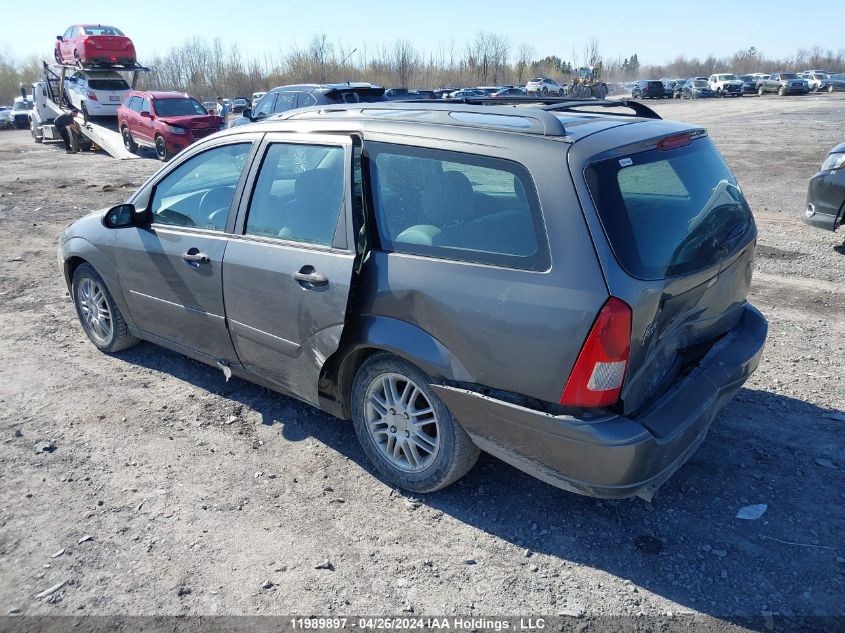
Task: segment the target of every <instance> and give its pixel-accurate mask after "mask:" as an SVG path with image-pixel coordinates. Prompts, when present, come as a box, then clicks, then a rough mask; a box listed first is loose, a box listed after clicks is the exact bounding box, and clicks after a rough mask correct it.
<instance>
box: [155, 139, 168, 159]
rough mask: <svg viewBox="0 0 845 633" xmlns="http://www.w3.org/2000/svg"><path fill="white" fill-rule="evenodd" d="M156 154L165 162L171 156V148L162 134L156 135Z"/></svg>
mask: <svg viewBox="0 0 845 633" xmlns="http://www.w3.org/2000/svg"><path fill="white" fill-rule="evenodd" d="M156 156H158V159H159V160H160V161H161V162H163V163H166V162H167V161H169V160H170V157H171V153H170V150H169V149H167V143H165V142H164V138H162V137H161V136H156Z"/></svg>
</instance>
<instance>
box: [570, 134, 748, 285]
mask: <svg viewBox="0 0 845 633" xmlns="http://www.w3.org/2000/svg"><path fill="white" fill-rule="evenodd" d="M585 176H586V179H587V186H588V187H589V189H590V194H591V195H592V198H593V201H594V203H595V205H596V208H597V210H598V213H599V216H600V218H601V222H602V225H603V227H604V230H605V233H606V234H607V237H608V239H609V241H610V244H611V247H612V248H613V252H614V254H615V255H616V258H617V260H618V261H619V263H620V265H621V266H622V268H624V269H625V271H626V272H628V274H630V275H632V276H634V277H637V278H639V279H664V278H667V277H678V276H682V275H687V274H691V273H695V272H698V271H700V270H704V269H705V268H709V267H711V266H713V265H714V264H716V263H717V262H718V261H720V260H721V259H723V258H724V257H725V256H727V255H728V254H729V253H731V252H732V251H734V250H735V248H736V247H737V246H738V245H739V244H741V243H743V242H744V239H743V238H745V237H747V236H748V234H749V232H750V231H751V230H752V228H753V226H754V221H753V219H752V216H751V210H750V208H749V207H748V203H747V202H746V201H745V198H744V197H743V195H742V192H741V191H740V189H739V187H737V184H736V181H735V180H734V177H733V175H732V174H731V172H730V170H729V169H728V167H727V165H726V164H725V162H724V160H722V157H721V156H720V155H719V153H718V151H716V148H715V147H714V146H713V144H712V142H711V141H710V139H708V138H700V139H697V140H694V141H692V142H691V143H690V144H689V145H687V146H685V147H680V148H676V149H671V150H666V151H663V150H658V149H654V150H649V151H646V152H641V153H638V154H633V155H631V156H628V157H625V158H613V159H609V160H605V161H601V162H598V163H594V164H593V165H590V166H589V167H588V168H587V169H586V172H585Z"/></svg>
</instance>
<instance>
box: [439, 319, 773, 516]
mask: <svg viewBox="0 0 845 633" xmlns="http://www.w3.org/2000/svg"><path fill="white" fill-rule="evenodd" d="M767 329H768V325H767V323H766V319H765V318H764V317H763V315H762V314H760V312H759V311H758V310H757V309H756V308H754V307H753V306H752V305H750V304H749V305H747V306H746V308H745V311H744V314H743V315H742V318H741V319H740V320H739V323H738V324H737V326H736V327H735V328H734V329H733V330H731V332H729V333H728V334H727V335H726V336H725V337H723V338H722V339H721V340H720V341H719V342H718V343H717V344H716V345H714V346H713V348H712V349H711V350H710V351H709V352H708V353H707V355H706V356H704V358H702V360H701V362H700V363H699V365H698V366H697V367H696V368H695V369H694V370H693V371H692V372H690V373H689V374H688V375H686V376H685V377H684V378H683V379H682V380H679V381H678V382H677V383H676V384H675V385H674V386H673V387H672V388H671V389H670V390H669V391H668V392H667V393H665V394H664V395H663V396H662V397H661V398H660V399H659V400H658V401H657V402H655V403H653V404H652V405H651V406H649V407H648V408H647V409H646V410H645V411H643V412H642V413H641V414H639V415H637V416H636V417H630V418H628V417H623V416H615V415H611V416H606V417H603V418H598V419H589V420H588V419H583V418H577V417H572V416H564V415H551V414H546V413H542V412H540V411H536V410H534V409H528V408H526V407H521V406H517V405H514V404H510V403H508V402H504V401H502V400H497V399H495V398H490V397H488V396H484V395H482V394H479V393H477V392H474V391H469V390H465V389H458V388H455V387H450V386H445V385H432V387H433V388H434V390H435V391H436V392H437V394H438V395H439V396H440V398H441V399H442V400H443V401H444V402H445V403H446V405H447V406H448V407H449V409H450V410H451V412H452V413H453V414H454V416H455V417H456V418H457V419H458V420H459V421H460V423H461V425H462V426H463V427H464V428H465V429H466V431H467V432H468V433H469V434H470V436H471V437H472V439H473V441H474V442H475V443H476V444H477V445H478V446H479V447H480V448H481V449H483V450H485V451H487V452H488V453H491V454H492V455H495V456H496V457H499V458H500V459H502V460H503V461H505V462H507V463H509V464H511V465H513V466H515V467H516V468H519V469H520V470H523V471H525V472H527V473H529V474H531V475H533V476H535V477H537V478H539V479H541V480H543V481H545V482H547V483H550V484H552V485H554V486H557V487H559V488H564V489H566V490H571V491H573V492H578V493H581V494H585V495H590V496H595V497H604V498H624V497H632V496H636V495H639V496H641V497H644V498H646V499H650V498H651V496H653V494H654V492H655V491H656V490H657V488H658V487H659V486H660V485H661V484H663V483H664V482H665V481H666V480H667V479H669V477H671V476H672V475H673V474H674V473H675V471H677V470H678V468H680V467H681V466H682V465H683V464H684V463H685V462H686V461H687V460H688V459H689V457H690V456H691V455H692V454H693V453H694V452H695V450H696V449H697V448H698V446H699V445H700V444H701V442H702V441H703V440H704V437H705V435H706V434H707V430H708V429H709V427H710V424H711V422H712V421H713V419H714V418H715V417H716V414H717V413H718V412H719V410H720V409H721V408H722V407H723V406H724V405H725V404H726V403H727V402H728V400H730V399H731V398H732V397H733V395H734V394H735V393H736V392H737V391H738V390H739V388H740V387H741V386H742V385H743V383H744V382H745V381H746V380H747V379H748V377H749V376H750V375H751V373H752V372H753V371H754V370H755V369H756V368H757V365H758V364H759V362H760V357H761V355H762V353H763V347H764V344H765V340H766V332H767Z"/></svg>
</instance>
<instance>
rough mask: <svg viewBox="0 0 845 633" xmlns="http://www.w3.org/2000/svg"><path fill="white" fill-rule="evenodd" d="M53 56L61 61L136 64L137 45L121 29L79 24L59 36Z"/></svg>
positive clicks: (61, 62)
mask: <svg viewBox="0 0 845 633" xmlns="http://www.w3.org/2000/svg"><path fill="white" fill-rule="evenodd" d="M53 56H54V57H55V58H56V61H57V62H58V63H60V64H66V63H67V64H76V65H77V66H83V65H85V66H93V65H106V66H112V65H122V66H134V65H135V64H136V62H137V59H136V57H135V45H134V44H133V43H132V40H130V39H129V38H128V37H126V36H125V35H124V34H123V33H122V32H121V30H120V29H118V28H115V27H113V26H103V25H102V24H77V25H75V26H71V27H70V28H68V30H67V31H65V34H64V35H58V36H56V45H55V49H54V51H53Z"/></svg>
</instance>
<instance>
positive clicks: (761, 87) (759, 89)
mask: <svg viewBox="0 0 845 633" xmlns="http://www.w3.org/2000/svg"><path fill="white" fill-rule="evenodd" d="M765 93H766V91H765V90H763V86H760V87H759V88H757V96H758V97H762V96H763V95H764V94H765Z"/></svg>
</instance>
